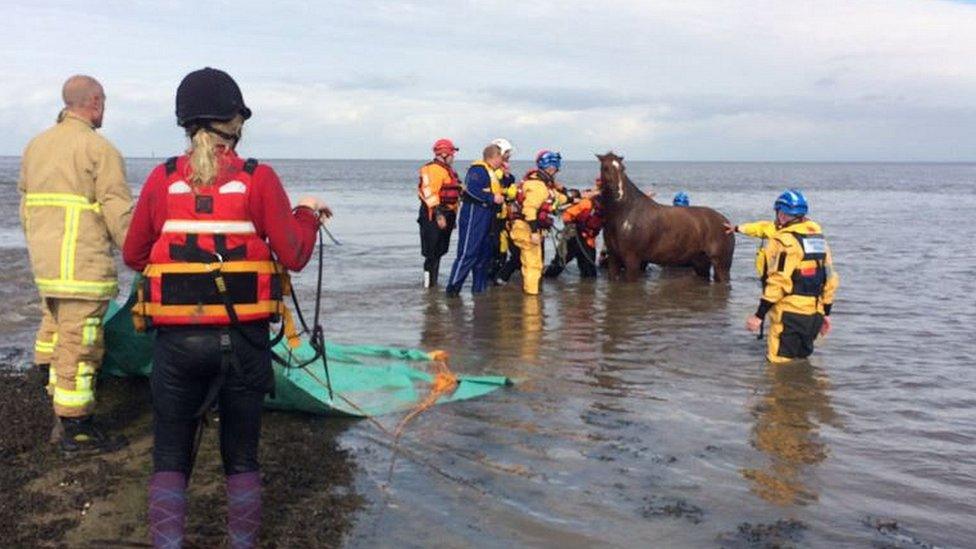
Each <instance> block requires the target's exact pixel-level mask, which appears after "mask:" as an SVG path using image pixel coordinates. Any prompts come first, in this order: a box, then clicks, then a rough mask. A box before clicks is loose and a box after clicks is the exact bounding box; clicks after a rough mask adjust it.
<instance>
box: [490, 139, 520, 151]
mask: <svg viewBox="0 0 976 549" xmlns="http://www.w3.org/2000/svg"><path fill="white" fill-rule="evenodd" d="M491 144H492V145H497V146H498V148H499V149H501V150H502V154H505V153H511V152H512V150H513V149H514V147H512V143H511V142H510V141H509V140H508V139H505V138H504V137H499V138H498V139H495V140H493V141H492V142H491Z"/></svg>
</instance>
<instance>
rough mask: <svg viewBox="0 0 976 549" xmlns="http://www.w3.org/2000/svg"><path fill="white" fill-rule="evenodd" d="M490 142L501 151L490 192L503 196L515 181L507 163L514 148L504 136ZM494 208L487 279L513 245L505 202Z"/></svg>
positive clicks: (492, 274)
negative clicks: (490, 257)
mask: <svg viewBox="0 0 976 549" xmlns="http://www.w3.org/2000/svg"><path fill="white" fill-rule="evenodd" d="M491 144H492V145H498V149H499V150H500V151H502V165H501V167H500V168H498V169H497V170H495V180H496V181H497V182H498V185H497V186H496V187H495V188H494V189H492V193H497V194H501V195H502V196H503V197H504V196H505V191H506V189H508V187H510V186H511V185H513V184H514V183H515V175H513V174H512V171H511V166H510V164H509V162H510V161H511V158H512V152H513V151H514V148H513V147H512V143H511V142H510V141H509V140H508V139H505V138H504V137H499V138H497V139H493V140H492V142H491ZM495 208H496V210H497V213H496V214H495V219H493V220H492V223H491V237H490V238H491V240H492V243H493V245H494V249H493V250H492V260H491V268H489V269H488V280H489V281H494V280H495V277H496V276H498V272H499V271H500V270H501V268H502V266H504V265H505V260H506V259H508V251H509V247H512V248H514V247H515V246H510V240H509V237H508V228H507V224H508V212H507V208H506V204H505V202H504V201H503V202H502V203H501V204H498V205H496V206H495Z"/></svg>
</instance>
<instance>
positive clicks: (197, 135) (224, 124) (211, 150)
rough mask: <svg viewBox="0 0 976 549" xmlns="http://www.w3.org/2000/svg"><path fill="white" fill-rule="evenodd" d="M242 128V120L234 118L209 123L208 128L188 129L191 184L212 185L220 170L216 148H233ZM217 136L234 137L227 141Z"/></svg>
mask: <svg viewBox="0 0 976 549" xmlns="http://www.w3.org/2000/svg"><path fill="white" fill-rule="evenodd" d="M243 126H244V118H243V117H241V116H236V117H234V118H233V119H231V120H227V121H221V122H211V123H210V124H209V125H208V126H203V127H200V126H197V127H191V128H190V129H188V132H187V133H189V134H190V151H189V154H190V182H191V183H193V184H194V185H202V186H207V185H212V184H213V182H214V180H215V179H217V173H218V172H219V170H220V159H219V158H218V156H217V155H218V148H219V147H220V146H221V145H223V146H225V147H228V148H234V147H235V146H236V145H237V142H238V141H239V140H240V138H241V128H242V127H243ZM213 130H216V132H215V131H213ZM218 132H219V133H218ZM219 134H225V135H230V136H234V138H233V139H227V138H225V137H222V136H221V135H219Z"/></svg>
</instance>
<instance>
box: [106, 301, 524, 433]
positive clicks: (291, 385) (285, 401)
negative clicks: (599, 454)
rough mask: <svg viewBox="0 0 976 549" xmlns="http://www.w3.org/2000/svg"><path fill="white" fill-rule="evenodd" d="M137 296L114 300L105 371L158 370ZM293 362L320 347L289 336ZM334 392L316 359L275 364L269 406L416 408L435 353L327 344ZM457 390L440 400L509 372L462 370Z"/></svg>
mask: <svg viewBox="0 0 976 549" xmlns="http://www.w3.org/2000/svg"><path fill="white" fill-rule="evenodd" d="M133 301H134V300H133V298H131V297H130V299H129V301H128V302H127V303H126V304H125V305H123V306H121V307H120V306H118V305H117V304H115V303H114V302H113V303H112V304H111V306H110V307H109V311H108V313H107V314H106V316H105V360H104V362H103V365H102V373H103V374H105V375H113V376H120V377H124V376H148V375H149V373H150V371H152V336H151V335H149V334H140V333H137V332H136V331H135V328H134V327H133V325H132V317H131V315H130V314H129V313H130V309H131V307H132V304H133ZM273 351H274V352H275V353H276V354H277V355H278V356H280V357H281V358H283V359H285V360H286V361H288V362H289V363H290V364H301V363H302V362H304V361H306V360H308V359H309V358H310V357H313V356H315V352H314V351H313V350H312V348H311V346H309V344H308V343H307V342H303V343H302V345H301V346H300V347H298V348H297V349H295V350H294V351H291V350H290V349H288V346H287V345H286V344H285V342H284V341H282V342H281V343H279V344H278V345H277V346H275V348H274V350H273ZM326 355H327V356H328V362H329V379H330V380H331V384H332V394H333V396H334V397H335V398H329V391H328V389H327V387H326V385H325V379H326V377H325V369H324V367H323V364H322V361H321V360H316V361H315V362H313V363H312V364H310V365H309V366H307V367H306V368H304V369H298V368H286V367H284V366H281V365H280V364H275V365H274V369H275V394H274V398H271V397H270V396H269V397H268V398H267V400H265V406H266V407H268V408H274V409H278V410H293V411H301V412H307V413H312V414H323V415H345V416H357V417H363V416H375V415H381V414H389V413H395V412H404V411H407V410H410V409H412V408H413V407H414V406H415V405H416V404H417V403H418V402H419V401H421V400H423V399H424V397H426V395H427V394H428V392H429V388H430V384H431V381H432V379H433V377H432V376H431V375H430V374H429V373H427V372H426V371H425V370H424V369H423V368H422V367H423V366H424V364H425V363H428V362H429V361H430V357H429V355H428V354H427V353H426V352H424V351H421V350H417V349H397V348H392V347H381V346H377V345H337V344H332V343H327V344H326ZM458 379H459V380H460V383H459V384H458V387H457V389H456V390H455V391H454V393H452V394H450V395H445V396H443V397H441V398H440V399H439V400H438V401H437V402H438V404H440V403H443V402H452V401H455V400H466V399H469V398H474V397H478V396H481V395H484V394H487V393H490V392H492V391H494V390H496V389H498V388H499V387H502V386H505V385H510V384H511V381H509V379H508V378H506V377H503V376H459V378H458Z"/></svg>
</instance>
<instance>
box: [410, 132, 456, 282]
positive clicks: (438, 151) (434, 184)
mask: <svg viewBox="0 0 976 549" xmlns="http://www.w3.org/2000/svg"><path fill="white" fill-rule="evenodd" d="M433 150H434V159H433V160H431V161H430V162H428V163H426V164H424V165H423V166H422V167H421V168H420V182H419V183H418V184H417V195H418V196H419V197H420V212H419V213H418V214H417V223H418V224H419V225H420V252H421V254H423V256H424V288H431V287H434V286H437V272H438V271H439V270H440V265H441V256H443V255H444V254H446V253H447V249H448V247H449V246H450V245H451V232H452V231H453V230H454V224H455V222H456V221H457V210H458V201H459V200H460V197H461V182H460V181H459V180H458V175H457V172H455V171H454V168H453V166H452V164H454V154H455V153H456V152H457V151H458V148H457V147H455V146H454V143H453V142H452V141H451V140H450V139H438V140H437V141H436V142H435V143H434V147H433Z"/></svg>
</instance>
